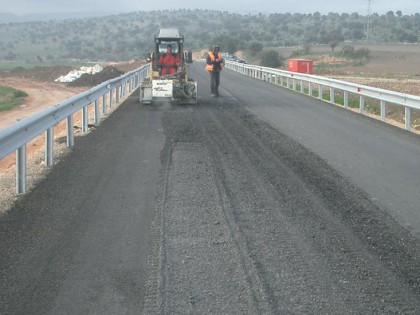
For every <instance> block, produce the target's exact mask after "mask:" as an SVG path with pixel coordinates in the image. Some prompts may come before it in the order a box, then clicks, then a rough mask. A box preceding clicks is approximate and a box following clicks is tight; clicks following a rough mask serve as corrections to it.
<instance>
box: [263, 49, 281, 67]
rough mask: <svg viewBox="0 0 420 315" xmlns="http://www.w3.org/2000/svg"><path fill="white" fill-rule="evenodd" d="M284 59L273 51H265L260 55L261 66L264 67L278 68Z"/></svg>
mask: <svg viewBox="0 0 420 315" xmlns="http://www.w3.org/2000/svg"><path fill="white" fill-rule="evenodd" d="M283 62H284V59H283V57H282V56H280V54H279V53H278V52H277V51H275V50H267V51H264V52H263V53H262V56H261V65H262V66H264V67H270V68H278V67H281V66H282V65H283Z"/></svg>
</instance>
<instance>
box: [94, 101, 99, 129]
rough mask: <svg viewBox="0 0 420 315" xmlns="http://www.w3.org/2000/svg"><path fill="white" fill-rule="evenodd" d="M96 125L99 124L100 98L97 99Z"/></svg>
mask: <svg viewBox="0 0 420 315" xmlns="http://www.w3.org/2000/svg"><path fill="white" fill-rule="evenodd" d="M95 126H99V100H98V99H96V100H95Z"/></svg>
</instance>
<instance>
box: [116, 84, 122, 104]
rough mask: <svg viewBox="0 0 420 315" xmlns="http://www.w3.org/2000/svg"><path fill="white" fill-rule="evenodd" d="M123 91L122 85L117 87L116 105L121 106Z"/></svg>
mask: <svg viewBox="0 0 420 315" xmlns="http://www.w3.org/2000/svg"><path fill="white" fill-rule="evenodd" d="M121 89H122V85H121V86H117V87H116V89H115V94H116V98H117V100H116V102H115V103H116V104H119V103H120V95H121Z"/></svg>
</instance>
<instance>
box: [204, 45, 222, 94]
mask: <svg viewBox="0 0 420 315" xmlns="http://www.w3.org/2000/svg"><path fill="white" fill-rule="evenodd" d="M206 62H207V65H206V70H207V71H208V72H210V92H211V96H212V97H215V96H219V84H220V72H221V71H222V69H223V66H222V65H223V63H224V60H223V58H222V56H221V55H220V47H219V46H217V45H215V46H213V50H211V51H209V53H208V55H207V58H206Z"/></svg>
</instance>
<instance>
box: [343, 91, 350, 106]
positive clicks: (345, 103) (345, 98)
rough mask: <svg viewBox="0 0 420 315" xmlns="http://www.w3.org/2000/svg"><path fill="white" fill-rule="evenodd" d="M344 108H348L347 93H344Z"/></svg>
mask: <svg viewBox="0 0 420 315" xmlns="http://www.w3.org/2000/svg"><path fill="white" fill-rule="evenodd" d="M344 107H345V108H348V107H349V92H347V91H344Z"/></svg>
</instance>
